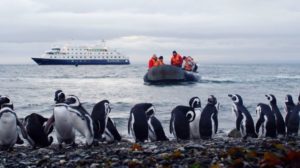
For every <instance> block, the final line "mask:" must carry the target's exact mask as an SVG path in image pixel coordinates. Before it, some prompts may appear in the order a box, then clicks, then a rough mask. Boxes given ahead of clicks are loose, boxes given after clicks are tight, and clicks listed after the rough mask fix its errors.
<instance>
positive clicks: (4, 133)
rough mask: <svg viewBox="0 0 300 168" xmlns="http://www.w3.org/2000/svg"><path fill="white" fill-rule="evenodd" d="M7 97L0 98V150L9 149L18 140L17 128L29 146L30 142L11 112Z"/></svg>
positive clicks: (13, 112) (10, 104)
mask: <svg viewBox="0 0 300 168" xmlns="http://www.w3.org/2000/svg"><path fill="white" fill-rule="evenodd" d="M6 98H7V97H2V96H1V97H0V103H1V104H2V105H1V110H0V147H1V148H2V149H5V150H6V149H11V148H12V147H13V146H14V145H15V144H16V142H17V139H18V128H20V130H21V133H22V135H23V138H25V139H27V140H28V142H29V143H30V144H32V141H31V140H30V139H28V136H27V133H26V131H25V128H24V126H23V125H22V123H21V122H20V121H19V119H18V117H17V114H16V113H15V111H14V110H13V104H12V103H11V101H9V103H5V102H6V101H7V99H6Z"/></svg>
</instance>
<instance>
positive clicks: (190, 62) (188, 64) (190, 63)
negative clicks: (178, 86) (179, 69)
mask: <svg viewBox="0 0 300 168" xmlns="http://www.w3.org/2000/svg"><path fill="white" fill-rule="evenodd" d="M183 60H184V61H185V64H184V70H186V71H193V72H196V71H197V68H198V66H197V64H196V63H195V62H194V59H193V58H192V57H191V56H187V57H186V56H183Z"/></svg>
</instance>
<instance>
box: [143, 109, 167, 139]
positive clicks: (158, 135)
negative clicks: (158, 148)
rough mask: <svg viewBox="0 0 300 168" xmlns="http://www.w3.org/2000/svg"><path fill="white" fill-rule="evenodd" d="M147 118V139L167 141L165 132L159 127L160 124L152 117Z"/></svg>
mask: <svg viewBox="0 0 300 168" xmlns="http://www.w3.org/2000/svg"><path fill="white" fill-rule="evenodd" d="M147 117H148V128H149V129H148V133H149V139H150V140H151V141H152V142H154V141H168V140H169V139H168V138H167V136H166V134H165V131H164V129H163V127H162V125H161V122H160V121H159V120H158V119H157V118H156V117H155V116H154V113H153V115H151V116H147Z"/></svg>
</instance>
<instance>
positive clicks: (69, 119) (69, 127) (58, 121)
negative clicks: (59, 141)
mask: <svg viewBox="0 0 300 168" xmlns="http://www.w3.org/2000/svg"><path fill="white" fill-rule="evenodd" d="M54 117H55V123H54V128H55V130H56V132H57V133H58V134H59V135H60V136H61V137H66V138H67V137H71V136H72V135H73V134H74V130H73V119H74V117H73V116H72V114H71V113H70V112H68V111H67V110H66V109H65V108H55V110H54Z"/></svg>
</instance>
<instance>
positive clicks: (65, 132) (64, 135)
mask: <svg viewBox="0 0 300 168" xmlns="http://www.w3.org/2000/svg"><path fill="white" fill-rule="evenodd" d="M53 116H54V118H53V119H52V118H50V119H49V120H48V121H47V124H46V127H45V132H48V130H49V128H50V126H51V125H52V124H54V128H55V130H56V131H55V133H56V137H57V140H58V144H59V147H60V148H61V147H62V143H63V142H64V143H66V144H72V145H75V130H77V131H78V132H79V133H80V134H81V135H83V136H84V137H85V138H86V145H88V146H90V145H91V144H92V143H93V140H94V130H93V120H92V118H91V116H90V114H89V113H88V112H87V111H86V110H85V109H84V108H83V107H82V106H81V103H80V101H79V99H78V97H77V96H74V95H69V96H68V97H67V98H66V100H65V102H64V103H58V104H56V105H55V107H54V110H53Z"/></svg>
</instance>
